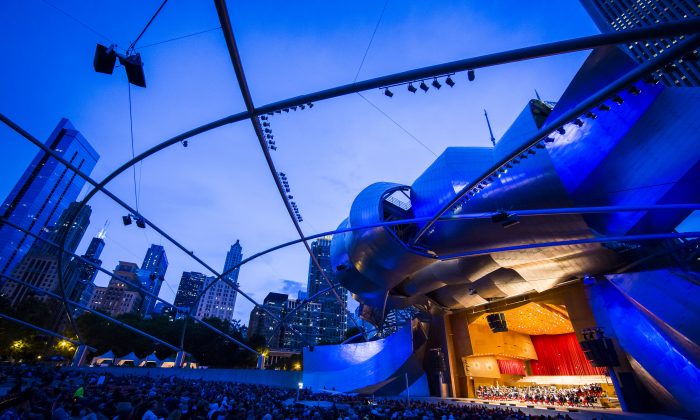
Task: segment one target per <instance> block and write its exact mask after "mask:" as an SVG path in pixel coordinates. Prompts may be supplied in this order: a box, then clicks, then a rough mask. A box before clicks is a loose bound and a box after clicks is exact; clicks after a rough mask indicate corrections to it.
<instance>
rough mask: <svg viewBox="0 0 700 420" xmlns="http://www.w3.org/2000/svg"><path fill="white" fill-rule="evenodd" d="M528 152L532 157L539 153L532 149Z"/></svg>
mask: <svg viewBox="0 0 700 420" xmlns="http://www.w3.org/2000/svg"><path fill="white" fill-rule="evenodd" d="M527 152H528V153H529V154H531V155H534V154H535V153H537V152H535V151H534V150H533V149H532V148H530V149H527Z"/></svg>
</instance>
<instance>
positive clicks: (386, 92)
mask: <svg viewBox="0 0 700 420" xmlns="http://www.w3.org/2000/svg"><path fill="white" fill-rule="evenodd" d="M384 95H385V96H388V97H389V98H391V97H392V96H394V92H392V91H390V90H389V88H384Z"/></svg>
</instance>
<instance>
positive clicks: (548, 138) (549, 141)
mask: <svg viewBox="0 0 700 420" xmlns="http://www.w3.org/2000/svg"><path fill="white" fill-rule="evenodd" d="M544 142H545V143H553V142H554V138H553V137H549V136H547V137H545V138H544ZM515 163H518V162H515Z"/></svg>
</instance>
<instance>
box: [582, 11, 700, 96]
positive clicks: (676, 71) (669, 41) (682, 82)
mask: <svg viewBox="0 0 700 420" xmlns="http://www.w3.org/2000/svg"><path fill="white" fill-rule="evenodd" d="M581 4H582V5H583V7H584V8H585V9H586V11H587V12H588V14H589V15H590V16H591V18H592V19H593V22H595V24H596V25H597V26H598V28H599V29H600V30H601V31H602V32H613V31H620V30H624V29H631V28H638V27H644V26H652V25H657V24H659V23H667V22H673V21H678V20H682V19H689V18H696V17H699V16H700V6H699V5H698V3H697V2H693V1H685V0H581ZM682 39H683V36H680V37H675V38H662V39H654V40H647V41H638V42H634V43H631V44H628V45H627V49H626V51H627V53H628V54H629V55H630V56H631V57H632V58H633V59H635V60H636V61H637V62H639V63H643V62H645V61H648V60H650V59H652V58H654V57H656V56H657V55H658V54H660V53H662V52H664V51H665V50H666V49H668V48H671V47H672V46H673V45H674V44H676V43H678V42H679V41H680V40H682ZM695 53H696V54H697V51H695ZM658 76H659V77H660V79H661V80H662V81H663V82H664V84H665V85H666V86H700V63H698V61H693V60H680V61H679V62H678V63H677V64H675V66H670V67H668V68H666V69H664V71H662V72H660V73H659V74H658Z"/></svg>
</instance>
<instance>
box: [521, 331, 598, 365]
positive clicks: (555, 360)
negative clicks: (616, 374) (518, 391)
mask: <svg viewBox="0 0 700 420" xmlns="http://www.w3.org/2000/svg"><path fill="white" fill-rule="evenodd" d="M530 338H531V339H532V345H533V346H534V347H535V352H536V353H537V358H538V359H539V360H532V361H531V362H530V367H531V370H532V374H533V375H602V374H604V373H605V368H597V367H593V366H591V364H590V362H589V361H588V359H586V356H584V354H583V350H581V345H580V344H579V343H578V340H577V339H576V334H574V333H570V334H558V335H531V336H530Z"/></svg>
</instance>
